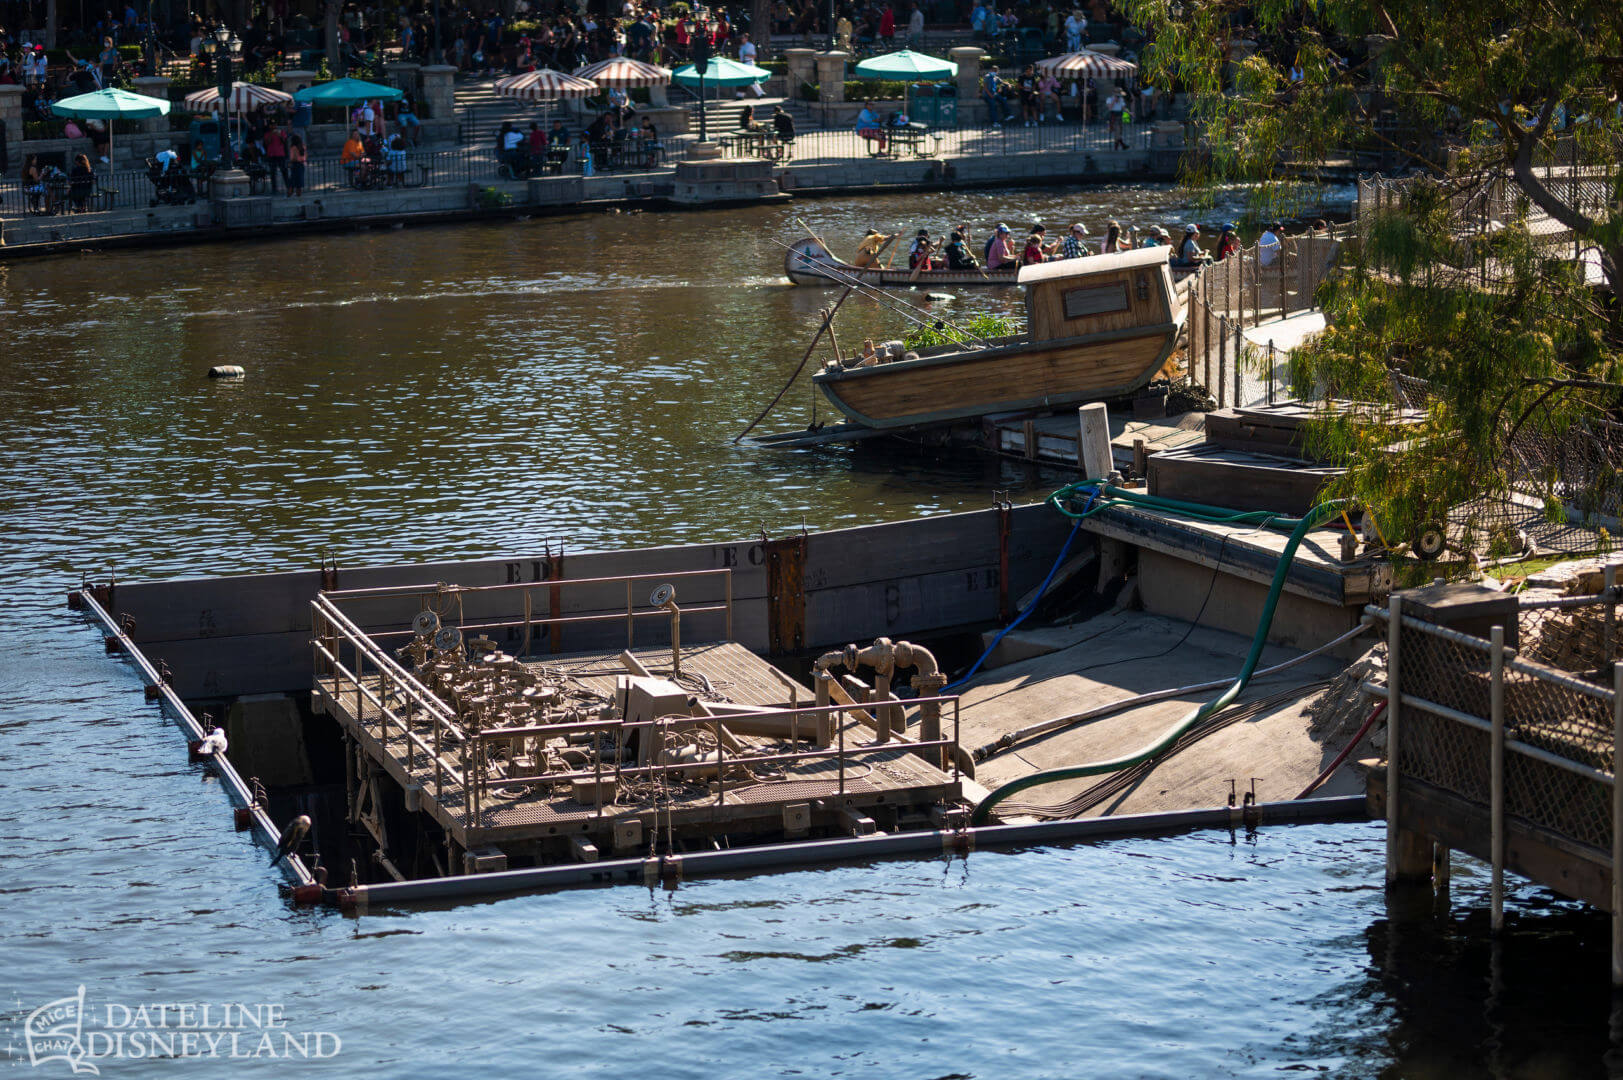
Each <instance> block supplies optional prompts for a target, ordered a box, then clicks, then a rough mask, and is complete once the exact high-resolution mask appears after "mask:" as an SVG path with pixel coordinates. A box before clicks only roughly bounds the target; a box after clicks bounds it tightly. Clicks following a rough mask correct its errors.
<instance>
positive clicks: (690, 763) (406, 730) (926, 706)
mask: <svg viewBox="0 0 1623 1080" xmlns="http://www.w3.org/2000/svg"><path fill="white" fill-rule="evenodd" d="M717 576H719V577H720V578H721V580H722V582H723V601H722V602H720V603H711V604H699V605H695V606H691V607H688V608H684V609H681V610H680V612H673V611H670V610H669V609H668V608H655V609H652V610H647V611H637V610H635V606H634V604H633V601H632V593H633V589H634V588H635V584H636V583H638V582H646V581H661V582H667V581H670V580H682V579H688V580H693V579H701V578H714V577H717ZM621 584H623V585H624V587H625V590H626V598H627V599H626V609H625V611H624V612H623V613H615V614H605V613H591V614H584V615H554V616H540V617H532V600H531V593H532V592H533V591H534V590H536V589H545V590H549V591H551V590H558V589H561V588H563V587H566V586H571V585H574V586H610V587H613V586H617V585H621ZM513 592H517V593H520V594H521V595H522V596H523V602H524V607H525V611H524V618H523V620H521V621H512V620H498V621H489V622H481V623H476V624H470V625H463V626H461V627H460V629H461V630H463V631H464V632H469V631H490V630H498V629H504V628H507V627H511V626H517V625H522V626H524V627H525V642H526V646H527V644H528V641H529V636H530V633H531V630H532V628H533V627H537V626H547V625H562V624H567V623H587V622H601V621H603V620H605V619H621V618H623V619H625V620H626V645H627V647H628V648H629V647H630V646H631V645H633V644H634V640H635V620H636V619H637V618H638V617H643V616H666V617H670V618H672V619H673V630H672V637H673V648H679V642H680V637H679V627H678V625H676V624H675V623H674V620H676V619H679V617H680V615H682V614H687V615H699V614H713V613H718V612H720V613H724V616H725V626H726V631H727V633H728V634H729V635H730V634H731V628H732V571H731V570H694V571H682V572H675V573H667V574H641V575H632V576H626V577H606V578H576V579H559V580H556V581H543V582H535V583H529V582H525V583H514V584H510V585H495V586H481V587H469V588H459V587H455V586H444V585H439V584H436V585H434V586H416V587H403V588H402V587H384V588H373V589H349V590H339V591H332V592H324V593H321V594H320V595H318V596H317V597H316V598H315V599H314V600H313V601H312V602H311V629H312V638H311V647H312V651H313V654H314V670H315V681H316V686H317V687H318V688H319V689H320V690H321V691H323V692H325V693H327V694H329V695H331V696H332V697H333V699H334V700H335V702H336V703H338V704H340V705H341V706H342V707H344V708H346V709H350V710H352V712H353V716H354V721H355V723H356V724H357V725H359V726H360V727H361V728H363V729H365V731H366V732H367V734H368V735H370V736H372V737H373V738H375V739H376V740H377V744H378V746H379V748H380V749H381V752H382V753H383V754H384V755H385V756H387V757H390V758H393V759H394V760H395V761H396V762H399V763H401V764H402V765H403V768H404V771H405V773H406V775H407V776H408V777H410V776H413V775H416V774H417V772H418V770H419V768H421V769H422V770H424V772H425V781H428V783H426V784H425V787H429V786H430V785H431V792H432V796H433V800H434V802H435V804H436V805H437V806H439V807H441V808H442V809H446V808H450V807H455V806H458V805H460V808H461V813H462V818H463V823H464V828H465V829H467V830H468V831H469V834H470V835H471V833H472V832H473V831H474V830H477V829H478V828H481V827H483V822H484V821H485V811H486V809H487V805H488V803H489V801H490V793H491V790H492V789H493V788H501V789H508V788H515V789H516V788H523V789H527V788H530V787H532V786H536V785H542V784H544V785H549V786H550V785H556V784H574V783H576V782H582V783H584V782H585V781H588V780H589V781H592V783H593V795H592V800H593V807H592V808H593V810H594V812H595V815H596V816H597V817H599V818H601V817H602V816H603V814H604V808H605V806H606V805H608V803H606V802H605V799H604V783H605V781H607V780H613V781H614V783H615V785H616V790H618V788H619V785H620V784H621V783H623V782H625V781H627V780H632V781H638V780H641V781H653V782H658V783H665V782H666V781H668V780H669V779H671V778H672V777H673V776H674V777H675V778H677V779H691V778H692V777H693V776H694V775H695V774H696V773H697V774H699V775H703V776H705V777H706V778H708V777H709V774H712V773H713V774H714V779H715V788H714V792H713V794H714V796H715V801H716V805H717V806H720V805H723V804H724V802H725V799H726V795H727V792H728V790H729V787H728V780H727V777H728V772H729V770H730V769H738V768H743V769H753V768H756V767H759V766H782V765H792V764H793V763H807V762H816V761H825V760H831V761H833V763H834V776H833V777H832V778H830V779H829V782H831V783H832V784H833V785H834V787H835V790H836V791H837V792H838V793H839V794H840V795H844V794H845V793H846V791H847V785H848V780H849V775H848V774H849V770H850V769H851V767H852V764H853V763H852V755H853V754H858V753H860V754H872V753H875V752H882V753H890V752H902V753H914V754H919V755H921V756H925V757H927V759H932V760H936V761H938V762H941V763H943V765H944V766H945V763H947V762H950V763H951V764H950V767H951V770H952V776H953V778H954V780H956V779H957V778H958V777H959V775H960V773H959V761H960V757H961V756H960V754H959V752H958V744H959V735H960V730H961V719H960V711H959V699H958V698H957V696H955V695H954V696H939V697H918V698H911V699H908V700H906V701H901V702H898V701H895V700H886V701H882V702H866V703H865V702H860V701H854V702H851V703H847V704H829V705H804V706H803V705H800V704H799V702H798V700H797V688H795V687H794V685H793V684H792V683H790V684H788V686H789V687H790V690H789V693H790V704H789V706H788V707H787V708H779V709H760V710H755V709H752V710H750V711H749V712H747V713H743V714H740V715H738V716H730V715H729V714H727V713H712V714H711V715H702V716H684V715H674V716H667V717H658V718H655V719H651V720H637V721H629V720H626V719H624V718H606V719H605V718H598V719H591V720H583V721H576V722H566V723H551V724H545V723H544V724H533V725H521V726H509V727H482V726H481V722H480V720H479V719H478V718H477V717H476V716H473V715H462V714H459V713H458V710H457V709H456V708H453V706H451V705H450V704H447V703H446V702H445V701H443V700H442V699H441V698H440V697H438V696H437V695H436V694H435V693H433V692H432V691H431V690H429V689H428V687H426V686H425V685H424V684H423V683H422V682H421V681H420V680H419V679H418V678H417V677H416V675H414V674H413V673H412V672H410V671H408V670H407V669H406V667H405V666H404V665H402V664H401V663H400V662H399V661H397V660H396V659H395V658H394V657H393V656H392V655H390V653H389V651H388V650H386V649H385V648H384V647H383V646H382V645H380V644H379V641H380V640H381V639H385V638H396V637H401V636H409V635H412V634H413V631H411V630H404V631H392V630H385V631H381V632H376V631H374V632H367V631H363V630H362V629H361V627H360V626H359V625H357V623H356V622H355V620H354V619H352V618H351V617H350V616H349V615H348V614H346V613H345V612H344V611H343V610H341V609H340V607H339V604H338V602H339V601H346V602H351V603H353V602H372V601H378V600H399V599H407V598H409V599H413V600H416V601H418V602H419V603H422V604H424V605H425V606H424V607H422V608H419V610H427V607H426V600H427V598H428V597H439V598H441V599H442V600H450V599H453V598H455V599H459V598H460V597H462V596H465V595H468V594H491V593H513ZM673 666H675V667H677V669H678V670H679V664H675V665H673ZM630 673H631V672H630V671H629V670H628V672H627V674H630ZM948 704H950V705H951V706H952V710H953V717H952V725H953V726H952V734H951V736H950V737H949V736H946V735H945V734H939V735H938V736H937V737H935V738H930V737H924V738H919V739H914V740H911V741H909V740H900V739H894V738H891V739H886V740H885V741H883V742H881V743H879V744H877V745H868V744H862V745H858V746H851V745H849V744H848V742H847V733H846V728H847V726H848V725H847V724H846V723H844V722H842V720H843V718H844V717H845V716H846V715H847V714H858V715H859V716H860V717H862V718H863V720H864V722H867V721H869V720H873V721H874V722H876V723H877V712H876V710H879V709H885V710H888V711H889V714H890V718H891V719H893V720H899V721H900V722H899V724H898V726H899V727H901V728H903V729H905V727H906V719H905V717H906V710H909V709H912V710H915V714H916V716H917V717H918V718H919V724H920V730H921V732H923V733H924V734H925V735H926V736H928V735H929V734H930V733H931V732H932V731H935V732H939V730H940V716H941V708H942V707H943V706H945V705H948ZM369 707H370V708H369ZM772 720H778V721H785V723H784V724H783V726H784V727H785V728H786V734H787V736H788V738H789V739H790V741H791V744H792V745H798V743H799V741H800V740H801V738H802V733H804V734H805V736H806V737H808V738H811V739H812V740H813V741H814V742H816V743H819V744H821V745H818V746H817V747H816V748H814V749H810V750H799V749H795V750H791V751H779V752H762V751H756V750H747V749H744V748H743V747H742V746H734V747H732V748H729V746H728V740H727V739H726V738H724V737H723V731H722V729H723V728H724V727H725V726H726V725H727V724H728V722H729V721H731V722H733V723H736V724H739V725H743V724H746V723H748V724H751V725H759V724H761V723H763V722H766V721H772ZM688 731H709V732H713V733H714V735H715V740H716V746H715V749H714V751H713V752H708V751H707V752H706V754H705V755H704V756H703V757H702V759H701V760H697V761H695V760H691V759H684V760H678V761H659V760H658V755H657V753H656V754H654V755H651V756H650V760H649V761H648V763H647V764H638V765H628V764H625V763H623V762H621V761H620V760H619V759H618V757H616V759H615V760H614V761H613V762H612V763H610V764H607V765H605V763H604V761H603V756H602V755H601V754H594V755H592V758H593V762H592V768H591V769H590V770H587V769H582V768H576V769H574V770H572V771H569V772H546V773H540V774H534V775H517V774H514V773H513V772H512V770H511V767H510V766H509V767H507V768H506V769H504V768H503V767H502V766H500V765H499V764H498V763H497V762H498V756H497V755H495V754H493V753H492V751H493V750H496V749H498V748H499V749H504V750H505V751H506V754H505V755H504V756H505V758H506V760H507V761H509V762H511V761H512V760H513V758H514V757H515V756H517V754H516V753H515V749H514V748H515V746H516V745H522V744H523V742H524V741H525V740H530V739H537V738H540V739H551V738H557V737H560V736H563V737H567V736H570V735H582V734H591V735H593V737H594V742H595V741H596V740H598V739H601V738H603V737H605V736H614V737H616V738H623V737H624V736H626V735H629V734H631V733H633V732H646V733H648V735H647V736H645V737H649V738H654V739H656V740H657V743H658V746H657V748H656V749H662V748H664V747H665V745H666V743H667V740H668V738H669V737H670V736H671V735H672V734H673V733H675V734H677V735H680V734H681V733H683V732H688ZM392 741H393V742H395V743H397V744H398V743H403V744H404V745H403V746H401V747H399V748H398V749H396V748H394V747H391V745H390V744H391V742H392ZM402 759H403V760H402ZM798 779H800V780H816V779H818V777H816V776H815V775H812V776H807V775H801V776H799V777H798ZM758 782H759V781H754V780H751V781H747V782H741V783H740V784H736V785H734V786H733V790H737V789H738V788H739V787H741V786H752V785H753V784H755V783H758ZM609 801H610V802H612V801H613V800H612V799H610V800H609Z"/></svg>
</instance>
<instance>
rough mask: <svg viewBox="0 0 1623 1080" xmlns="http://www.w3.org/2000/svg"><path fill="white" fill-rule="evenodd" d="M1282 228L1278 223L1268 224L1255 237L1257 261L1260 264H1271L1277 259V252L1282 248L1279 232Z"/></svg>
mask: <svg viewBox="0 0 1623 1080" xmlns="http://www.w3.org/2000/svg"><path fill="white" fill-rule="evenodd" d="M1282 231H1283V229H1282V228H1281V227H1280V226H1279V225H1277V224H1276V225H1270V226H1268V227H1267V228H1266V229H1264V230H1262V235H1261V236H1259V237H1257V263H1258V264H1259V265H1261V266H1272V265H1274V263H1276V262H1278V261H1279V253H1280V252H1281V251H1282V250H1284V246H1285V245H1284V244H1283V243H1281V242H1280V239H1279V234H1280V233H1281V232H1282Z"/></svg>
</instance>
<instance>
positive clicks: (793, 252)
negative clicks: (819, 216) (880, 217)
mask: <svg viewBox="0 0 1623 1080" xmlns="http://www.w3.org/2000/svg"><path fill="white" fill-rule="evenodd" d="M904 241H905V238H904V237H899V238H897V240H896V243H898V244H902V243H904ZM887 254H888V252H887ZM897 258H899V259H901V262H902V265H901V266H900V267H893V268H892V269H890V270H884V269H879V268H875V267H868V268H863V267H859V266H853V265H852V264H850V263H848V262H845V261H844V260H842V259H838V258H835V257H834V256H833V255H831V254H829V252H828V249H827V248H825V247H823V245H822V244H820V243H818V242H817V241H816V240H813V239H812V238H811V237H807V238H805V239H804V240H800V241H798V242H796V243H795V244H793V245H791V246H790V248H789V250H788V251H787V252H785V253H784V256H783V272H784V273H785V274H787V275H788V277H789V280H790V281H792V282H794V283H795V284H796V285H821V286H825V287H826V286H829V285H850V284H852V283H853V282H859V283H861V284H863V285H877V286H884V287H892V286H901V287H904V288H905V287H907V286H910V285H926V286H928V285H1013V284H1015V278H1017V277H1019V276H1020V275H1019V271H1018V270H989V271H986V272H984V273H983V272H982V271H979V270H921V271H919V276H918V277H917V278H914V277H913V271H911V270H909V269H908V268H907V255H906V252H905V248H904V250H903V251H902V252H899V253H898V254H897Z"/></svg>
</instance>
